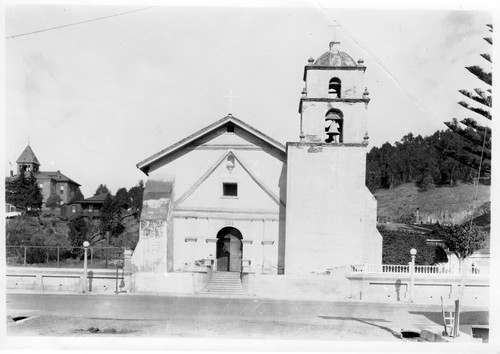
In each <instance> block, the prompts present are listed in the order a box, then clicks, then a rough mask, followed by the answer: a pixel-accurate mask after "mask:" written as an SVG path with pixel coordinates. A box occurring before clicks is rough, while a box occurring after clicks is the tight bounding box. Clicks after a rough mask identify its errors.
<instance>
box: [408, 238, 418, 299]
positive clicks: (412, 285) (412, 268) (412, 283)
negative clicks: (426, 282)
mask: <svg viewBox="0 0 500 354" xmlns="http://www.w3.org/2000/svg"><path fill="white" fill-rule="evenodd" d="M410 255H411V262H410V263H409V266H410V302H413V294H414V290H415V289H414V288H415V256H416V255H417V250H416V249H414V248H412V249H411V250H410Z"/></svg>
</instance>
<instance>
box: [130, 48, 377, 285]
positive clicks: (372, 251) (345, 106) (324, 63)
mask: <svg viewBox="0 0 500 354" xmlns="http://www.w3.org/2000/svg"><path fill="white" fill-rule="evenodd" d="M361 64H362V62H358V64H356V63H355V62H354V60H352V58H350V57H349V56H348V55H347V54H345V53H343V52H339V51H338V50H336V49H335V48H334V47H332V46H331V48H330V51H329V52H327V53H325V54H323V56H321V57H320V59H318V60H317V61H316V62H315V63H312V62H311V61H310V64H309V65H307V66H306V68H305V72H304V80H305V90H304V92H303V96H302V98H301V101H300V106H299V107H300V108H299V112H300V118H298V119H300V132H297V133H298V134H297V136H299V134H300V140H299V141H296V142H289V143H287V145H286V146H284V145H282V144H280V143H279V142H277V141H275V140H274V139H272V138H271V137H269V136H267V135H265V134H264V133H262V132H260V131H259V130H257V129H255V128H254V127H251V126H249V125H248V124H246V123H244V122H243V121H241V120H239V119H237V118H236V117H233V116H232V115H228V116H226V117H224V118H222V119H220V120H218V121H216V122H215V123H213V124H211V125H209V126H207V127H205V128H203V129H201V130H199V131H198V132H195V133H194V134H192V135H191V136H189V137H187V138H185V139H183V140H181V141H180V142H178V143H176V144H173V145H171V146H170V147H168V148H166V149H165V150H163V151H160V152H158V153H157V154H155V155H153V156H151V157H149V158H147V159H146V160H144V161H142V162H140V163H139V164H138V165H137V167H138V168H140V169H141V170H142V171H143V172H144V173H146V174H147V175H148V176H149V178H150V179H151V180H153V181H154V180H161V179H162V178H163V179H164V180H166V181H167V180H168V181H169V182H168V183H167V184H166V186H167V185H168V187H166V188H172V191H171V193H170V194H169V203H170V204H169V205H171V208H170V209H169V210H170V212H169V213H170V215H169V217H165V218H164V219H165V220H169V221H168V225H167V232H165V235H166V240H167V241H165V242H166V243H165V244H167V245H168V246H167V247H169V249H168V250H167V257H168V262H167V264H168V265H169V267H170V268H169V270H168V271H167V273H172V274H174V273H189V272H193V274H194V273H195V272H196V271H197V269H199V267H205V266H206V264H207V261H208V263H209V264H211V265H212V267H211V269H213V271H229V272H241V273H242V274H243V273H245V274H247V275H249V274H252V276H254V275H255V276H258V275H263V276H264V275H268V274H271V275H275V276H278V277H279V276H285V277H286V276H291V277H297V276H298V277H299V278H300V277H304V276H306V277H307V276H309V275H312V274H316V275H319V274H322V275H325V274H333V273H335V274H336V276H337V278H335V279H337V280H336V281H338V282H339V284H340V283H342V284H344V282H343V280H345V279H343V275H342V274H343V272H345V271H348V269H349V266H350V264H359V263H363V262H367V263H381V261H382V238H381V236H380V234H379V233H378V231H377V229H376V214H377V213H376V211H377V204H376V200H375V198H374V197H373V196H372V195H371V193H370V192H369V191H368V189H367V188H366V186H365V170H366V153H367V139H368V138H367V131H366V129H367V119H368V116H367V111H368V103H369V101H370V100H369V98H368V92H367V90H366V89H365V87H364V81H363V76H364V72H365V69H366V67H364V66H362V65H361ZM332 117H333V118H332ZM337 120H338V122H339V132H338V133H335V134H336V135H335V134H334V136H333V137H334V138H335V139H333V141H331V140H329V139H328V138H329V137H332V136H331V135H332V132H331V131H328V130H327V128H326V127H325V124H330V123H332V121H333V122H337ZM164 176H170V177H168V178H166V177H164ZM147 190H148V184H146V191H147ZM151 195H153V194H151ZM169 237H171V238H169ZM141 242H150V241H143V239H142V234H141V239H140V240H139V245H138V249H142V248H143V246H141ZM137 259H138V258H137ZM133 261H134V259H133ZM138 261H139V263H140V262H141V261H140V260H139V259H138ZM139 267H140V264H139V265H138V269H139ZM299 278H293V279H299ZM252 279H253V280H252V281H251V282H253V283H254V286H256V285H255V284H261V285H262V284H267V282H266V281H262V278H260V280H259V278H252ZM290 279H292V278H290ZM300 279H302V278H300ZM331 279H334V277H332V278H331ZM294 281H295V280H294ZM281 283H283V284H285V283H286V282H281ZM294 284H295V283H294ZM264 288H265V287H264ZM264 288H263V289H264Z"/></svg>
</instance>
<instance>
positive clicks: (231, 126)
mask: <svg viewBox="0 0 500 354" xmlns="http://www.w3.org/2000/svg"><path fill="white" fill-rule="evenodd" d="M226 132H227V133H234V125H232V124H228V125H226Z"/></svg>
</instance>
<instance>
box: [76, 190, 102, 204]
mask: <svg viewBox="0 0 500 354" xmlns="http://www.w3.org/2000/svg"><path fill="white" fill-rule="evenodd" d="M107 197H108V193H101V194H97V195H94V196H93V197H90V198H87V199H84V200H79V201H78V203H79V204H104V201H105V200H106V198H107Z"/></svg>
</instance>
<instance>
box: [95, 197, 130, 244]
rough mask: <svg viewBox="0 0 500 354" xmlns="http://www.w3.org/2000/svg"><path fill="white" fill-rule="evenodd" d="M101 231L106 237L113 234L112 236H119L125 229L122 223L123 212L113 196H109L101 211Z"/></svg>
mask: <svg viewBox="0 0 500 354" xmlns="http://www.w3.org/2000/svg"><path fill="white" fill-rule="evenodd" d="M100 215H101V217H100V219H101V224H100V227H99V228H100V230H101V232H102V233H103V234H104V235H105V234H106V232H108V231H109V232H111V235H112V236H118V235H119V234H120V233H122V232H123V230H124V229H125V227H124V226H123V224H122V223H121V210H120V208H119V207H118V206H117V205H116V203H115V202H114V201H113V198H112V197H111V194H108V195H107V197H106V200H105V201H104V204H103V205H102V208H101V211H100Z"/></svg>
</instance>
